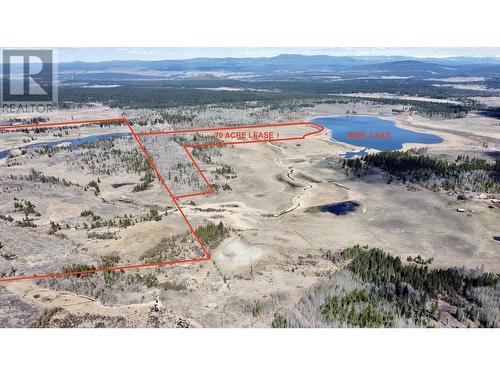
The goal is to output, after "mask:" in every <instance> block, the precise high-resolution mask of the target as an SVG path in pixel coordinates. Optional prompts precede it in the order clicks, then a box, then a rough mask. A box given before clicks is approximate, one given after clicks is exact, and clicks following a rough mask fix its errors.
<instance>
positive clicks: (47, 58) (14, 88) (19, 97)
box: [0, 49, 57, 104]
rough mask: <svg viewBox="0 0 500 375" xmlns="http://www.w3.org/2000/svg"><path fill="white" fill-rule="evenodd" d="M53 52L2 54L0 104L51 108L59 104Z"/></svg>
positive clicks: (37, 51) (16, 50)
mask: <svg viewBox="0 0 500 375" xmlns="http://www.w3.org/2000/svg"><path fill="white" fill-rule="evenodd" d="M54 68H55V64H54V61H53V51H52V50H47V49H40V50H18V49H12V50H8V49H4V50H2V82H1V83H2V84H1V96H0V101H1V102H2V104H3V103H6V104H9V103H38V104H49V103H53V102H55V101H57V90H56V87H55V85H54V75H55V74H54V71H55V69H54Z"/></svg>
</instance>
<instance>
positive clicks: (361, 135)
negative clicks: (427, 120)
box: [311, 115, 443, 158]
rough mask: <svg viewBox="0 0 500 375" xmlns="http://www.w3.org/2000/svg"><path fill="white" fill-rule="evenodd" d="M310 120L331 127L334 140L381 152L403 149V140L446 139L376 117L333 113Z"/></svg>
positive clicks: (406, 141)
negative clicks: (404, 127)
mask: <svg viewBox="0 0 500 375" xmlns="http://www.w3.org/2000/svg"><path fill="white" fill-rule="evenodd" d="M311 121H312V122H314V123H316V124H320V125H323V126H324V127H325V128H328V129H330V130H331V131H332V139H334V140H336V141H339V142H344V143H348V144H350V145H353V146H358V147H365V148H373V149H376V150H379V151H390V150H400V149H401V148H402V147H403V143H422V144H435V143H441V142H442V141H443V140H442V138H440V137H438V136H436V135H432V134H426V133H419V132H415V131H411V130H406V129H402V128H398V127H397V126H396V123H395V122H393V121H389V120H383V119H381V118H378V117H374V116H357V115H353V116H330V117H318V118H315V119H313V120H311ZM363 153H366V150H362V151H360V152H347V153H346V155H345V156H346V157H347V158H349V157H352V156H355V155H362V154H363Z"/></svg>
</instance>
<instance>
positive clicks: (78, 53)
mask: <svg viewBox="0 0 500 375" xmlns="http://www.w3.org/2000/svg"><path fill="white" fill-rule="evenodd" d="M57 51H58V52H57V55H58V58H57V60H58V61H59V62H70V61H89V62H95V61H110V60H170V59H172V60H176V59H189V58H195V57H240V58H241V57H272V56H277V55H279V54H284V53H293V54H301V55H330V56H408V57H416V58H431V57H435V58H444V57H455V56H467V57H493V58H500V48H497V47H491V48H487V47H485V48H447V47H443V48H434V47H433V48H427V47H421V48H395V47H390V48H383V47H381V48H373V47H370V48H362V47H356V48H327V47H325V48H306V47H305V48H278V47H266V48H255V47H251V48H228V47H220V48H219V47H210V48H192V47H189V48H179V47H175V48H163V47H162V48H142V47H141V48H133V47H132V48H112V47H110V48H58V49H57Z"/></svg>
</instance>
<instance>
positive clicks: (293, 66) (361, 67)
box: [59, 54, 500, 79]
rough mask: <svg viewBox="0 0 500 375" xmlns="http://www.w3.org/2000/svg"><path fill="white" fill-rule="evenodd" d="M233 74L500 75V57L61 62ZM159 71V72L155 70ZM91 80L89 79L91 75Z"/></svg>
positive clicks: (75, 68) (70, 66) (75, 70)
mask: <svg viewBox="0 0 500 375" xmlns="http://www.w3.org/2000/svg"><path fill="white" fill-rule="evenodd" d="M219 71H223V72H233V73H244V72H248V73H256V74H258V75H269V74H273V75H274V74H286V73H291V72H305V73H310V72H332V73H338V74H340V75H342V76H346V75H347V76H351V75H357V76H359V75H363V74H378V75H394V76H405V77H408V76H411V77H415V78H431V77H440V76H457V75H464V76H472V75H487V76H500V59H495V58H481V57H453V58H441V59H438V58H427V59H415V58H409V57H405V56H376V57H373V56H367V57H360V56H342V57H338V56H326V55H317V56H305V55H296V54H285V55H278V56H275V57H258V58H193V59H185V60H160V61H144V60H127V61H117V60H115V61H104V62H79V61H75V62H66V63H60V64H59V73H61V74H63V75H68V74H76V75H77V76H78V75H82V74H83V75H87V74H89V73H90V74H98V73H99V74H100V75H101V76H102V75H103V74H104V75H105V74H106V73H111V72H114V73H117V72H119V73H121V74H125V75H126V76H127V78H125V77H124V76H122V78H125V79H133V78H134V77H135V78H136V79H140V78H149V79H151V78H157V77H158V76H161V75H162V73H163V74H165V73H168V72H219ZM155 73H156V74H155ZM87 78H88V77H87Z"/></svg>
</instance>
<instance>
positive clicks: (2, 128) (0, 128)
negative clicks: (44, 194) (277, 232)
mask: <svg viewBox="0 0 500 375" xmlns="http://www.w3.org/2000/svg"><path fill="white" fill-rule="evenodd" d="M109 122H123V123H124V124H125V125H126V126H127V127H128V128H129V130H130V133H131V134H132V136H133V137H134V139H135V141H136V142H137V144H138V145H139V148H140V149H141V150H142V152H143V153H144V156H145V157H146V160H147V161H148V162H149V164H150V165H151V167H152V168H153V170H154V171H155V173H156V175H157V176H158V179H159V180H160V182H161V184H162V185H163V187H164V188H165V190H166V192H167V193H168V195H169V196H170V198H171V199H172V201H173V202H174V205H175V206H176V208H177V209H178V210H179V212H180V213H181V215H182V217H183V219H184V221H185V222H186V224H187V226H188V227H189V229H190V231H191V233H192V234H193V236H194V237H195V239H196V241H197V242H198V244H199V245H200V246H201V248H202V250H203V252H204V254H205V256H204V257H202V258H195V259H182V260H174V261H169V262H159V263H145V264H137V265H128V266H117V267H108V268H99V269H95V270H87V271H74V272H61V273H50V274H43V275H31V276H22V277H12V278H4V279H0V282H9V281H21V280H32V279H43V278H49V277H61V276H70V275H81V274H87V273H97V272H106V271H116V270H124V269H132V268H145V267H159V266H165V265H174V264H182V263H193V262H201V261H206V260H210V259H211V257H210V254H209V252H208V250H207V248H206V246H205V244H204V243H203V241H202V240H201V239H200V237H199V236H198V234H196V230H195V229H194V227H193V226H192V225H191V223H190V221H189V220H188V218H187V217H186V214H185V213H184V211H183V210H182V208H181V206H180V205H179V203H178V200H179V199H182V198H188V197H194V196H199V195H207V194H213V193H214V192H215V190H214V188H213V187H212V185H211V184H210V182H209V181H208V179H207V178H206V176H205V174H204V173H203V171H202V170H201V168H200V167H199V166H198V164H197V163H196V161H195V159H194V158H193V156H192V154H191V153H190V152H189V150H188V149H189V148H199V147H218V146H226V145H235V144H248V143H263V142H267V143H270V142H283V141H297V140H304V139H305V138H306V137H308V136H310V135H314V134H319V133H321V132H322V131H323V130H324V127H323V126H321V125H318V124H314V123H312V122H294V123H282V124H261V125H242V126H231V127H221V128H205V129H192V130H173V131H166V132H152V133H136V132H135V131H134V129H133V127H132V124H131V123H130V121H129V120H128V119H127V118H125V117H120V118H111V119H96V120H82V121H69V122H53V123H44V124H29V125H9V126H0V133H1V132H2V131H5V130H14V129H30V128H44V127H57V126H73V125H74V126H81V125H92V124H99V123H109ZM299 125H309V126H313V127H315V128H316V129H317V130H315V131H313V132H309V133H306V134H304V135H302V136H301V137H291V138H277V139H276V138H275V139H265V140H252V141H234V142H220V143H206V144H193V145H186V146H182V147H183V149H184V151H185V152H186V154H187V155H188V157H189V159H190V160H191V162H192V163H193V165H194V166H195V167H196V169H197V170H198V172H199V173H200V175H201V177H202V178H203V181H204V182H205V184H206V185H207V187H208V190H207V191H202V192H198V193H192V194H186V195H179V196H174V195H173V193H172V191H171V190H170V188H169V187H168V186H167V184H166V182H165V180H164V178H163V176H162V175H161V173H160V172H159V171H158V168H157V167H156V165H155V164H154V162H153V159H152V158H151V156H150V155H149V153H148V151H147V150H146V147H145V146H144V144H143V143H142V142H141V140H140V138H139V137H143V136H154V135H168V134H179V133H202V132H210V131H220V130H234V129H243V128H269V127H281V126H299Z"/></svg>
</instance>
